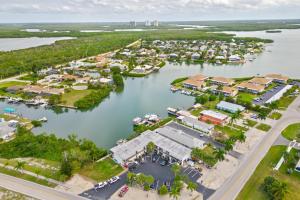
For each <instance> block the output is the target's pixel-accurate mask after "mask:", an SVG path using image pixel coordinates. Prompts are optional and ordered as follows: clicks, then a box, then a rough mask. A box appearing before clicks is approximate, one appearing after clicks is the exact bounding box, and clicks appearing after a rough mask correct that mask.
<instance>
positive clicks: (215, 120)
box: [199, 110, 228, 125]
mask: <svg viewBox="0 0 300 200" xmlns="http://www.w3.org/2000/svg"><path fill="white" fill-rule="evenodd" d="M199 120H200V121H203V122H208V123H212V124H215V125H224V124H225V123H226V122H227V120H228V116H227V115H225V114H222V113H219V112H216V111H213V110H203V111H202V112H201V113H200V116H199Z"/></svg>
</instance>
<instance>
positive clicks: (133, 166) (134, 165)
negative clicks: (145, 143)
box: [128, 162, 138, 171]
mask: <svg viewBox="0 0 300 200" xmlns="http://www.w3.org/2000/svg"><path fill="white" fill-rule="evenodd" d="M137 166H138V165H137V164H136V163H135V162H133V163H129V164H128V170H129V171H132V170H134V169H136V168H137Z"/></svg>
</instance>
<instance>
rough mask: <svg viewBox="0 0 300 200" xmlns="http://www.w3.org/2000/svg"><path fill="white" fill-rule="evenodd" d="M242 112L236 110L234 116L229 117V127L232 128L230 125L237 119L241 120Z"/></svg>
mask: <svg viewBox="0 0 300 200" xmlns="http://www.w3.org/2000/svg"><path fill="white" fill-rule="evenodd" d="M241 113H242V112H241V111H240V110H238V111H237V112H235V113H234V114H232V115H231V118H230V121H229V124H230V126H231V127H232V124H233V123H235V122H236V121H237V120H238V119H240V118H241V116H242V114H241Z"/></svg>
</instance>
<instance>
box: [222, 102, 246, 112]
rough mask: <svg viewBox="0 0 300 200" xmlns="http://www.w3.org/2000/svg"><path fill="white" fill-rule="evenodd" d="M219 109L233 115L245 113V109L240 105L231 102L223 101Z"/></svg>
mask: <svg viewBox="0 0 300 200" xmlns="http://www.w3.org/2000/svg"><path fill="white" fill-rule="evenodd" d="M217 109H219V110H224V111H228V112H231V113H236V112H238V111H244V110H245V107H243V106H241V105H238V104H234V103H229V102H226V101H221V102H220V103H218V105H217Z"/></svg>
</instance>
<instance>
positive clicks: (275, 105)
mask: <svg viewBox="0 0 300 200" xmlns="http://www.w3.org/2000/svg"><path fill="white" fill-rule="evenodd" d="M278 107H279V106H278V101H273V102H272V103H270V104H269V108H270V109H271V110H277V109H278Z"/></svg>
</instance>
